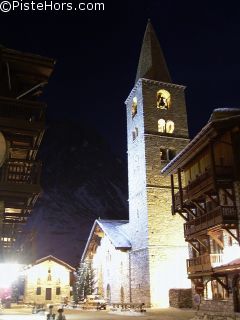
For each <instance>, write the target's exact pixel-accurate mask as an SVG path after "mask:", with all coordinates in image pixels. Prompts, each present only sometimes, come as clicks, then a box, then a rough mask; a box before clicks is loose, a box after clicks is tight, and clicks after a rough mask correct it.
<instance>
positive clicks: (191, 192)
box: [174, 166, 233, 209]
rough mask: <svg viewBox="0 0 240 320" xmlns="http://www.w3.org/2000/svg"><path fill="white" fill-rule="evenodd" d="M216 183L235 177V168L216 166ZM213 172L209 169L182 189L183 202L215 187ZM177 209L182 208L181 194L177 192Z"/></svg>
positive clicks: (175, 196) (175, 197)
mask: <svg viewBox="0 0 240 320" xmlns="http://www.w3.org/2000/svg"><path fill="white" fill-rule="evenodd" d="M215 172H216V181H218V180H222V179H223V180H226V179H227V180H229V179H231V178H232V177H233V167H230V166H216V167H215ZM213 184H214V180H213V172H212V170H211V169H208V170H207V171H205V172H204V173H203V174H201V175H199V176H197V177H196V178H195V179H194V180H193V181H191V182H189V183H188V185H187V186H185V187H183V188H182V194H183V202H184V201H185V200H187V199H191V198H192V197H194V196H196V195H197V194H199V193H201V192H206V189H207V188H211V187H213ZM174 199H175V209H177V207H179V206H180V204H181V203H180V193H179V192H177V193H175V195H174Z"/></svg>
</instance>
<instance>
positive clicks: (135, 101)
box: [132, 97, 137, 119]
mask: <svg viewBox="0 0 240 320" xmlns="http://www.w3.org/2000/svg"><path fill="white" fill-rule="evenodd" d="M136 114H137V97H134V98H133V102H132V119H133V118H134V117H135V115H136Z"/></svg>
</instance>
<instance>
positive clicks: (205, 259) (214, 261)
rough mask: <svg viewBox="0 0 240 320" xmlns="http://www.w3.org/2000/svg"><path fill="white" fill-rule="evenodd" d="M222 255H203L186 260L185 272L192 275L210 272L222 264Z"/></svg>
mask: <svg viewBox="0 0 240 320" xmlns="http://www.w3.org/2000/svg"><path fill="white" fill-rule="evenodd" d="M222 256H223V255H222V254H215V253H214V254H204V255H202V256H199V257H196V258H192V259H187V272H188V274H193V273H196V272H206V271H211V270H212V268H215V267H218V266H220V265H221V264H222V261H223V259H222Z"/></svg>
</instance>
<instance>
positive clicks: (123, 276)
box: [93, 235, 130, 302]
mask: <svg viewBox="0 0 240 320" xmlns="http://www.w3.org/2000/svg"><path fill="white" fill-rule="evenodd" d="M93 268H94V269H95V270H96V272H97V273H98V286H99V287H102V291H103V295H104V298H108V299H109V300H110V302H121V301H122V300H124V302H129V299H130V298H129V255H128V252H122V251H120V250H116V249H115V247H114V246H113V245H112V243H111V242H110V241H109V239H108V237H107V236H106V235H105V236H104V237H103V238H101V243H100V245H99V246H98V248H97V250H96V253H95V255H94V257H93ZM121 287H122V288H123V289H121ZM107 288H110V292H109V289H107ZM100 291H101V290H100ZM121 293H122V295H121Z"/></svg>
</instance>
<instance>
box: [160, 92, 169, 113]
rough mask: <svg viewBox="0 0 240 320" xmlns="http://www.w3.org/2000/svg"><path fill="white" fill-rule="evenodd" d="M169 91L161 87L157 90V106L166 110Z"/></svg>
mask: <svg viewBox="0 0 240 320" xmlns="http://www.w3.org/2000/svg"><path fill="white" fill-rule="evenodd" d="M170 98H171V97H170V93H169V92H168V91H167V90H164V89H161V90H159V91H158V92H157V108H158V109H164V110H167V109H169V107H170Z"/></svg>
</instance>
